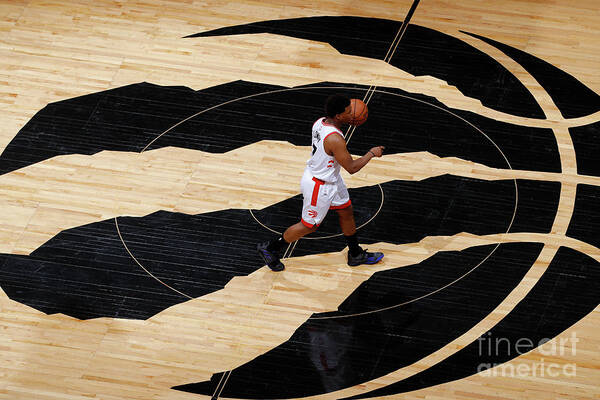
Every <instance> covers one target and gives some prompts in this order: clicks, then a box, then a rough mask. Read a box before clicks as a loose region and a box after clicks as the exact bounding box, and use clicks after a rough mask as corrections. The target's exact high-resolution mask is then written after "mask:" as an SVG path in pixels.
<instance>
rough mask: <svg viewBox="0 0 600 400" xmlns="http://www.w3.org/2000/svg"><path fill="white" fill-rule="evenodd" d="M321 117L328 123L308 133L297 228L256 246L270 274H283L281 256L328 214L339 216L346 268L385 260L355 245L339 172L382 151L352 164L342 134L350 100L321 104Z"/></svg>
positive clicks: (336, 99)
mask: <svg viewBox="0 0 600 400" xmlns="http://www.w3.org/2000/svg"><path fill="white" fill-rule="evenodd" d="M325 114H326V117H323V118H320V119H319V120H317V121H316V122H315V123H314V125H313V127H312V149H313V150H312V157H311V158H310V160H308V162H307V165H306V170H305V171H304V175H303V176H302V180H301V182H300V187H301V189H302V194H303V196H304V203H303V207H302V218H301V220H300V222H298V223H297V224H295V225H292V226H290V227H289V228H287V230H286V231H285V232H284V233H283V235H281V236H279V237H278V238H276V239H273V240H272V241H270V242H265V243H260V244H259V245H258V246H257V250H258V253H259V254H260V256H261V257H262V258H263V260H264V262H265V264H267V265H268V266H269V268H271V269H272V270H273V271H282V270H283V269H284V268H285V267H284V265H283V263H282V262H281V260H280V252H281V250H282V249H283V248H284V247H285V246H287V245H288V244H290V243H292V242H294V241H296V240H298V239H300V238H301V237H303V236H305V235H308V234H309V233H311V232H314V231H316V230H317V228H318V227H319V225H320V224H321V222H322V221H323V219H324V218H325V215H327V211H329V210H336V211H337V214H338V216H339V221H340V227H341V228H342V232H343V234H344V237H345V238H346V242H347V243H348V265H350V266H356V265H360V264H375V263H377V262H379V261H380V260H381V259H382V258H383V253H369V252H367V251H366V250H363V249H362V248H361V247H360V246H359V245H358V239H357V238H356V223H355V221H354V211H353V209H352V203H351V202H350V196H349V194H348V189H347V188H346V185H345V184H344V180H343V179H342V176H341V175H340V167H343V168H344V169H345V170H346V171H348V172H349V173H350V174H354V173H356V172H358V171H360V170H361V169H362V167H364V166H365V165H367V163H368V162H369V161H371V159H372V158H373V157H381V156H382V155H383V149H384V147H383V146H377V147H373V148H372V149H371V150H369V151H368V152H367V153H366V154H365V155H364V156H362V157H360V158H357V159H353V158H352V156H351V155H350V153H349V152H348V149H347V148H346V141H345V139H344V135H343V134H342V131H341V128H342V126H343V125H346V124H349V123H350V122H351V121H352V110H351V107H350V99H348V98H347V97H345V96H340V95H333V96H330V97H329V98H328V99H327V102H326V103H325Z"/></svg>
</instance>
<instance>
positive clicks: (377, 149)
mask: <svg viewBox="0 0 600 400" xmlns="http://www.w3.org/2000/svg"><path fill="white" fill-rule="evenodd" d="M384 149H385V147H384V146H376V147H373V148H372V149H371V150H369V151H370V152H371V153H373V154H374V155H375V157H381V156H382V155H383V150H384Z"/></svg>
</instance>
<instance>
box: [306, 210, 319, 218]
mask: <svg viewBox="0 0 600 400" xmlns="http://www.w3.org/2000/svg"><path fill="white" fill-rule="evenodd" d="M308 215H310V217H311V218H317V215H318V214H317V212H316V211H315V210H308Z"/></svg>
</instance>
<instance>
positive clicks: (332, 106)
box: [325, 94, 350, 118]
mask: <svg viewBox="0 0 600 400" xmlns="http://www.w3.org/2000/svg"><path fill="white" fill-rule="evenodd" d="M349 106H350V99H349V98H347V97H346V96H342V95H339V94H334V95H332V96H329V97H328V98H327V101H325V115H327V116H328V117H329V118H335V116H336V115H338V114H343V113H345V112H346V108H347V107H349Z"/></svg>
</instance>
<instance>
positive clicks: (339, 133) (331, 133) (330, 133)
mask: <svg viewBox="0 0 600 400" xmlns="http://www.w3.org/2000/svg"><path fill="white" fill-rule="evenodd" d="M334 133H337V134H338V135H341V136H342V137H344V135H343V134H342V132H339V131H335V132H329V133H328V134H327V136H325V137H324V138H323V143H325V139H327V138H328V137H329V136H331V135H333V134H334ZM328 155H329V154H328Z"/></svg>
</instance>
